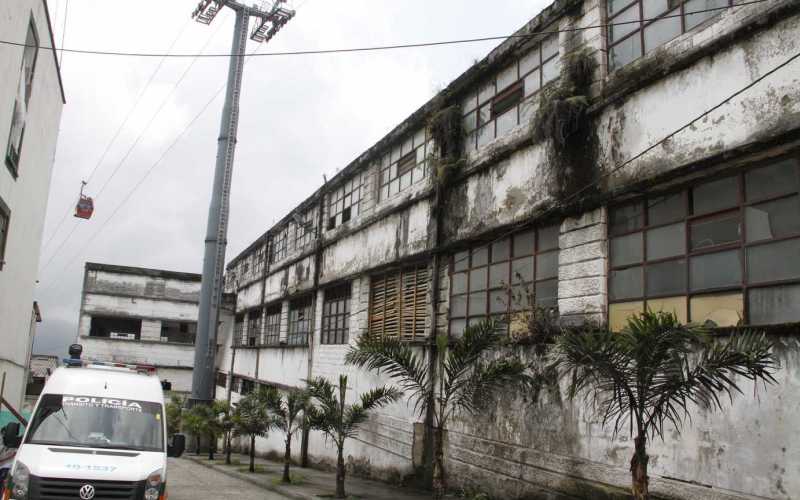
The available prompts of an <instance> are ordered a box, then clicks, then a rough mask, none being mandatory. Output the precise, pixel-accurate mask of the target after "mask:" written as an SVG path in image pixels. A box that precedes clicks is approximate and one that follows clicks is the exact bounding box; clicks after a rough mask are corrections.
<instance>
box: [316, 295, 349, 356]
mask: <svg viewBox="0 0 800 500" xmlns="http://www.w3.org/2000/svg"><path fill="white" fill-rule="evenodd" d="M352 294H353V284H352V282H347V283H344V284H341V285H337V286H333V287H329V288H326V289H325V290H324V292H323V297H324V298H323V301H322V328H321V330H320V344H325V345H337V344H339V345H341V344H347V343H348V342H349V341H350V314H351V311H352V307H351V304H350V301H351V300H352Z"/></svg>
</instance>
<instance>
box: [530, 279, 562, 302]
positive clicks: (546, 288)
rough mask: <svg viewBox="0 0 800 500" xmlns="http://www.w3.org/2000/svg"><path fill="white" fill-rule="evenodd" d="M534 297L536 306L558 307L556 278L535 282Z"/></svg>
mask: <svg viewBox="0 0 800 500" xmlns="http://www.w3.org/2000/svg"><path fill="white" fill-rule="evenodd" d="M534 298H535V299H536V305H538V306H542V307H558V280H548V281H540V282H539V283H536V291H535V293H534Z"/></svg>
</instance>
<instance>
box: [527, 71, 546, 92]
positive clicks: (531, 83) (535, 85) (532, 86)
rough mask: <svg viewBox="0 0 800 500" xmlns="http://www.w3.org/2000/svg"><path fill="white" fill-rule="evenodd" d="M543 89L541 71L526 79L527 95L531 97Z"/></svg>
mask: <svg viewBox="0 0 800 500" xmlns="http://www.w3.org/2000/svg"><path fill="white" fill-rule="evenodd" d="M541 87H542V82H541V80H540V74H539V70H538V69H537V70H536V71H534V72H532V73H531V74H529V75H528V76H526V77H525V95H526V96H527V95H531V94H533V93H534V92H536V91H537V90H539V89H540V88H541Z"/></svg>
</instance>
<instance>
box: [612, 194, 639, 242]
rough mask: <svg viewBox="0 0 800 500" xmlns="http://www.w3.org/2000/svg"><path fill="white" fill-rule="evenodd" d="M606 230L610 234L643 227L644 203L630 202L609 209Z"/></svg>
mask: <svg viewBox="0 0 800 500" xmlns="http://www.w3.org/2000/svg"><path fill="white" fill-rule="evenodd" d="M610 219H611V220H610V222H609V228H608V232H609V234H611V235H617V234H622V233H628V232H631V231H635V230H636V229H639V228H641V227H644V205H643V204H642V203H641V202H639V203H632V204H630V205H624V206H621V207H617V208H614V209H612V210H611V216H610Z"/></svg>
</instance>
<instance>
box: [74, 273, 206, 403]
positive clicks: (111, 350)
mask: <svg viewBox="0 0 800 500" xmlns="http://www.w3.org/2000/svg"><path fill="white" fill-rule="evenodd" d="M199 296H200V275H199V274H191V273H179V272H174V271H162V270H158V269H145V268H139V267H127V266H116V265H109V264H97V263H92V262H87V263H86V268H85V272H84V279H83V293H82V298H81V312H80V320H79V323H78V338H77V340H76V342H78V343H80V344H82V345H83V357H84V358H85V359H97V360H101V361H115V362H119V363H127V364H148V365H154V366H155V367H156V370H157V372H158V376H159V378H160V379H161V380H162V381H167V382H169V383H170V384H171V390H172V391H174V392H179V393H188V392H190V391H191V386H192V366H193V364H194V337H195V333H196V331H197V314H198V304H199Z"/></svg>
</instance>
